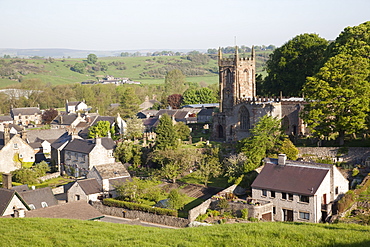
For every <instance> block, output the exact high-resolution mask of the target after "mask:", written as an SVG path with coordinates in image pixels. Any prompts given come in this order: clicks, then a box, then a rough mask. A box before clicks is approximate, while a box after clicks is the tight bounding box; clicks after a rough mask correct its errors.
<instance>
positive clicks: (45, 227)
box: [0, 218, 370, 247]
mask: <svg viewBox="0 0 370 247" xmlns="http://www.w3.org/2000/svg"><path fill="white" fill-rule="evenodd" d="M0 224H1V226H2V227H1V228H0V235H1V244H0V245H1V246H9V247H11V246H17V247H21V246H74V247H78V246H160V247H162V246H184V247H185V246H370V227H369V226H361V225H354V224H333V225H328V224H305V223H283V222H272V223H270V222H269V223H245V224H242V223H239V224H221V225H214V226H210V227H195V228H184V229H163V228H154V227H143V226H133V225H124V224H114V223H105V222H93V221H80V220H68V219H46V218H15V219H10V218H1V219H0Z"/></svg>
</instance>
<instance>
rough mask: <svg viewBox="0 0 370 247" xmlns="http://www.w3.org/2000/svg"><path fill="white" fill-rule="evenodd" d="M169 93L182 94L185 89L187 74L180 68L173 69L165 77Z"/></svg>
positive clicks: (166, 89)
mask: <svg viewBox="0 0 370 247" xmlns="http://www.w3.org/2000/svg"><path fill="white" fill-rule="evenodd" d="M164 86H165V91H166V94H167V95H170V94H182V93H183V92H184V89H185V75H184V74H183V73H182V72H181V70H179V69H174V70H171V71H170V72H168V73H167V75H166V77H165V79H164Z"/></svg>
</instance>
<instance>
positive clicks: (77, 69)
mask: <svg viewBox="0 0 370 247" xmlns="http://www.w3.org/2000/svg"><path fill="white" fill-rule="evenodd" d="M71 70H72V71H74V72H77V73H80V74H85V64H83V63H75V65H73V66H72V67H71Z"/></svg>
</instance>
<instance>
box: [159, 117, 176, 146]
mask: <svg viewBox="0 0 370 247" xmlns="http://www.w3.org/2000/svg"><path fill="white" fill-rule="evenodd" d="M155 133H156V134H157V135H156V139H155V149H157V150H166V149H176V148H177V146H178V140H177V135H176V131H175V128H174V126H173V122H172V119H171V117H170V116H169V115H168V114H163V115H162V116H161V118H160V119H159V124H158V126H157V127H156V128H155Z"/></svg>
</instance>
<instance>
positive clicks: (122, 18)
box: [0, 0, 370, 50]
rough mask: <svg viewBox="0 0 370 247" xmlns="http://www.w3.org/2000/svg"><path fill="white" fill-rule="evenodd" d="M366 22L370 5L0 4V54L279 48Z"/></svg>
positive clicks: (195, 0)
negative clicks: (15, 50) (16, 51)
mask: <svg viewBox="0 0 370 247" xmlns="http://www.w3.org/2000/svg"><path fill="white" fill-rule="evenodd" d="M369 20H370V0H254V1H251V0H181V1H180V0H0V48H25V49H26V48H68V49H82V50H142V49H158V50H176V49H208V48H217V47H219V46H233V45H234V44H235V37H236V43H237V44H238V45H247V46H252V45H270V44H273V45H276V46H281V45H282V44H284V43H285V42H287V41H288V40H290V39H292V38H293V37H294V36H296V35H298V34H302V33H317V34H319V35H320V36H321V37H323V38H325V39H330V40H332V39H335V38H336V37H337V36H338V35H339V34H340V32H341V31H343V29H344V28H345V27H348V26H356V25H359V24H361V23H363V22H365V21H369Z"/></svg>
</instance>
